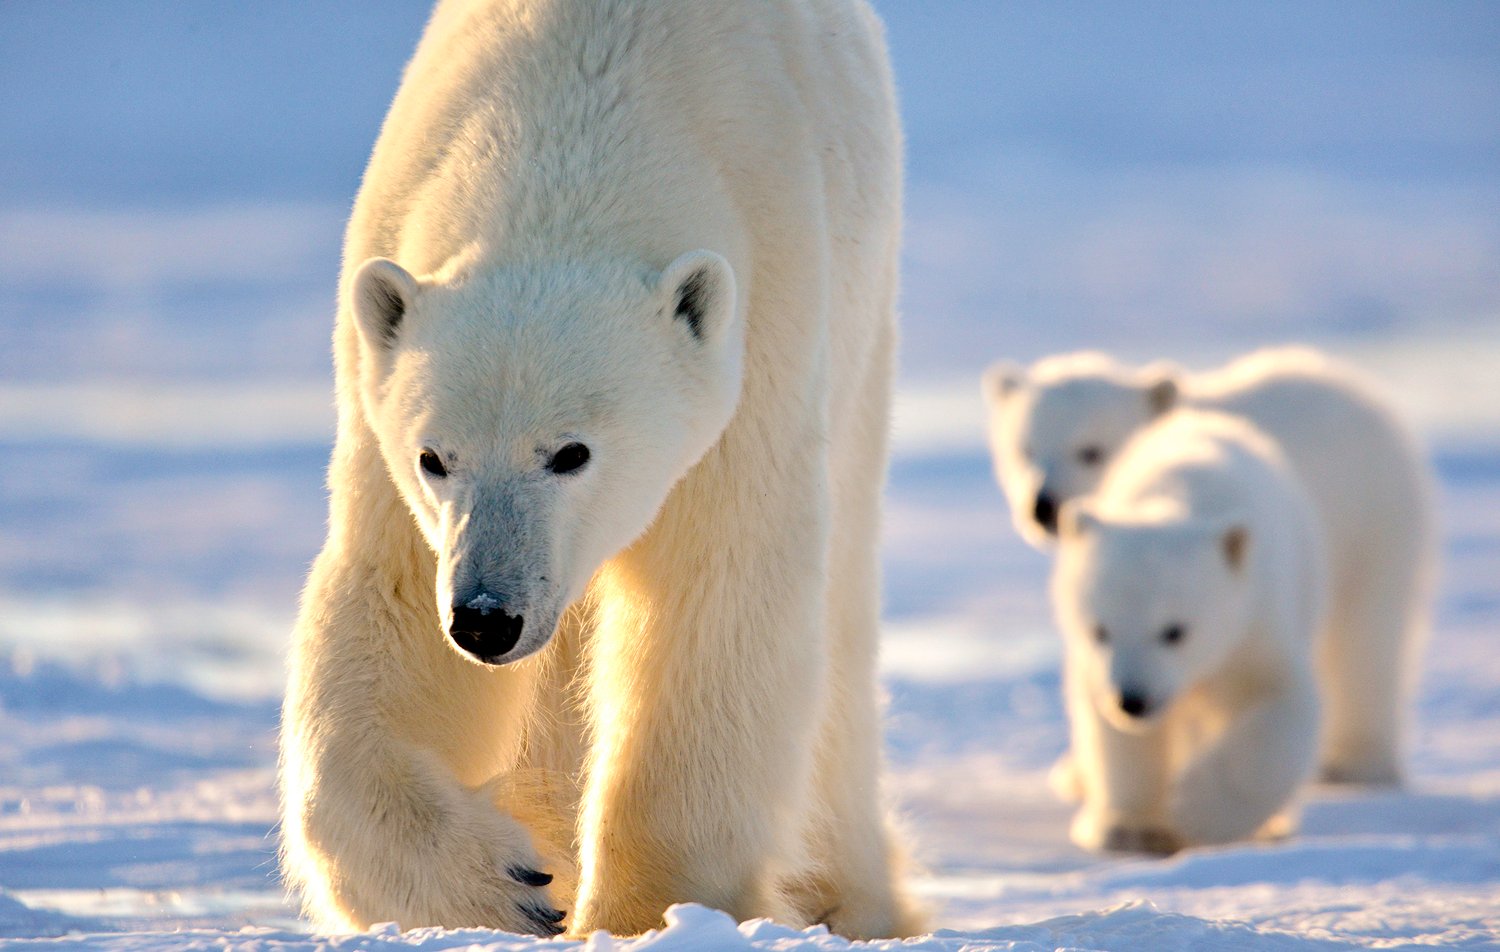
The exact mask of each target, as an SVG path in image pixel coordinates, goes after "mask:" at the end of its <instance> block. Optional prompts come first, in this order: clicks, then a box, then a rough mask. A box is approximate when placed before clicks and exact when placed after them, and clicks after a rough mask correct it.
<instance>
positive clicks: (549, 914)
mask: <svg viewBox="0 0 1500 952" xmlns="http://www.w3.org/2000/svg"><path fill="white" fill-rule="evenodd" d="M524 912H525V913H526V915H527V917H528V918H530V919H531V921H532V922H534V923H535V924H536V927H537V932H538V933H539V934H540V935H561V934H562V931H563V927H562V921H563V919H564V918H565V917H566V916H567V915H568V914H567V913H566V912H563V911H562V910H561V909H544V908H541V907H538V906H532V907H530V908H527V909H525V910H524Z"/></svg>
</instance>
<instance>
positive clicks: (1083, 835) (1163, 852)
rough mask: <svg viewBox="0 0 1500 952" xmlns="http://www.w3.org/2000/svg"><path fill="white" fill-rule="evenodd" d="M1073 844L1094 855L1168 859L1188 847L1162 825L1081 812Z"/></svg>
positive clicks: (1074, 827)
mask: <svg viewBox="0 0 1500 952" xmlns="http://www.w3.org/2000/svg"><path fill="white" fill-rule="evenodd" d="M1071 835H1072V839H1073V842H1074V843H1075V844H1077V845H1078V846H1080V847H1082V848H1083V849H1086V850H1091V851H1093V852H1095V853H1149V854H1151V855H1153V856H1169V855H1171V854H1172V853H1175V852H1177V851H1178V850H1180V849H1182V848H1183V846H1184V845H1185V844H1184V843H1183V841H1182V838H1181V837H1180V836H1178V834H1177V833H1175V832H1173V831H1172V830H1170V829H1168V828H1167V827H1166V826H1163V825H1162V824H1159V823H1153V822H1150V821H1146V820H1127V819H1124V818H1122V817H1118V816H1115V817H1106V816H1102V815H1100V814H1098V813H1095V812H1094V811H1091V810H1080V811H1078V814H1077V815H1076V816H1075V817H1074V818H1073V828H1072V830H1071Z"/></svg>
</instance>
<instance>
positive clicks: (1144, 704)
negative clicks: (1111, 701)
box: [1120, 691, 1151, 717]
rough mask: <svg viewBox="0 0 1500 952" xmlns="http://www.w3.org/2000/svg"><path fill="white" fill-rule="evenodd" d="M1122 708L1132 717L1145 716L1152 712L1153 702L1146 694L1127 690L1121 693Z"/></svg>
mask: <svg viewBox="0 0 1500 952" xmlns="http://www.w3.org/2000/svg"><path fill="white" fill-rule="evenodd" d="M1120 710H1122V711H1124V712H1125V713H1126V714H1129V715H1130V716H1131V717H1145V716H1146V715H1147V714H1149V713H1150V712H1151V704H1150V702H1149V701H1147V700H1146V696H1145V695H1144V694H1136V693H1135V692H1134V691H1126V692H1125V693H1124V694H1121V695H1120Z"/></svg>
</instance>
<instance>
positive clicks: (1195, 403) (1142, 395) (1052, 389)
mask: <svg viewBox="0 0 1500 952" xmlns="http://www.w3.org/2000/svg"><path fill="white" fill-rule="evenodd" d="M984 390H985V394H986V396H987V398H988V400H989V404H990V439H991V445H992V447H993V449H994V453H995V468H996V473H997V475H998V478H999V480H1000V484H1001V486H1002V487H1003V488H1004V490H1005V492H1006V495H1007V497H1008V498H1009V500H1010V503H1011V509H1012V514H1013V516H1014V521H1015V524H1016V527H1017V529H1018V530H1019V531H1020V532H1021V534H1022V535H1023V536H1025V537H1026V538H1027V539H1028V540H1029V541H1031V542H1032V543H1033V544H1034V545H1037V546H1038V547H1045V546H1047V545H1048V544H1049V542H1050V536H1049V535H1048V533H1047V532H1045V531H1044V530H1043V529H1042V527H1041V526H1039V525H1038V523H1037V521H1036V520H1035V518H1034V511H1035V507H1036V500H1037V497H1038V494H1039V493H1041V492H1045V493H1047V494H1048V495H1049V496H1050V497H1052V498H1053V499H1054V500H1055V502H1057V503H1058V504H1059V505H1060V504H1061V503H1062V502H1065V501H1066V500H1068V499H1072V498H1076V497H1080V496H1086V495H1088V494H1089V493H1091V492H1092V491H1093V490H1094V488H1095V487H1096V485H1097V484H1098V482H1099V479H1100V478H1101V477H1102V475H1103V474H1104V472H1105V471H1106V470H1107V469H1108V468H1109V465H1110V462H1111V459H1112V458H1113V457H1114V456H1115V455H1116V454H1118V452H1119V451H1120V448H1121V447H1122V446H1123V445H1124V444H1125V443H1126V441H1127V440H1128V439H1129V438H1130V437H1131V436H1132V435H1133V434H1134V433H1135V432H1136V431H1137V430H1139V429H1140V428H1141V427H1143V426H1146V425H1147V424H1149V423H1150V422H1151V421H1152V420H1153V419H1155V418H1156V417H1157V416H1158V415H1160V414H1161V413H1164V412H1168V411H1170V410H1171V409H1172V408H1174V407H1196V408H1202V409H1211V410H1220V411H1223V412H1226V413H1232V414H1237V415H1240V416H1243V417H1244V418H1245V419H1247V420H1249V421H1251V422H1252V423H1254V424H1255V425H1256V426H1257V427H1258V428H1259V429H1261V430H1262V431H1263V432H1265V433H1266V434H1267V435H1269V436H1270V437H1271V438H1272V439H1273V440H1274V441H1275V442H1276V444H1277V445H1278V447H1279V448H1280V450H1281V452H1282V453H1283V454H1284V455H1285V457H1286V459H1287V461H1288V463H1289V464H1290V465H1291V467H1292V469H1293V470H1294V471H1295V472H1296V474H1297V476H1298V477H1299V478H1300V479H1301V480H1302V482H1303V484H1304V486H1305V487H1306V490H1307V492H1308V495H1309V496H1310V497H1311V498H1312V501H1313V504H1314V508H1315V509H1316V511H1317V513H1318V517H1319V521H1320V523H1321V525H1322V529H1323V533H1324V536H1325V538H1326V540H1327V546H1328V552H1329V560H1330V562H1329V568H1330V576H1329V608H1328V612H1327V620H1326V623H1325V626H1324V630H1323V632H1322V634H1321V636H1320V638H1319V640H1318V672H1319V682H1320V685H1321V690H1322V695H1323V703H1324V712H1325V718H1324V736H1323V739H1322V742H1321V745H1320V749H1321V753H1320V762H1321V772H1322V776H1323V778H1324V779H1326V780H1331V781H1342V782H1361V783H1382V784H1387V783H1398V782H1400V779H1401V772H1402V759H1403V758H1402V746H1403V728H1404V724H1403V721H1404V718H1405V711H1406V709H1407V707H1408V702H1409V700H1410V697H1411V694H1412V692H1413V689H1414V687H1415V684H1416V681H1417V677H1418V674H1419V672H1420V667H1421V661H1420V654H1421V648H1422V646H1423V644H1424V643H1425V641H1426V632H1427V616H1428V611H1429V601H1430V589H1431V576H1432V563H1433V558H1432V551H1433V542H1434V538H1435V525H1434V523H1435V516H1434V512H1433V505H1432V499H1431V496H1432V493H1431V489H1430V479H1429V476H1428V472H1427V468H1426V465H1425V464H1424V462H1423V460H1422V456H1421V453H1420V452H1419V450H1418V449H1417V446H1416V443H1415V441H1414V440H1413V439H1412V437H1411V436H1410V434H1409V433H1408V432H1407V430H1406V428H1405V427H1404V426H1403V425H1402V424H1401V423H1400V421H1399V420H1398V419H1397V417H1396V414H1395V413H1394V412H1393V410H1392V409H1391V407H1390V406H1389V404H1388V402H1387V401H1386V400H1385V399H1384V398H1382V397H1381V396H1380V395H1379V393H1378V391H1377V389H1376V388H1375V387H1374V386H1373V385H1371V384H1370V383H1369V382H1367V381H1365V380H1364V379H1362V378H1361V377H1360V376H1359V375H1358V374H1356V373H1355V372H1354V371H1352V370H1351V369H1350V368H1348V367H1346V366H1344V365H1341V364H1339V363H1338V362H1336V361H1333V360H1330V359H1329V358H1327V357H1325V356H1323V355H1321V354H1318V353H1316V352H1314V351H1310V350H1307V349H1305V348H1278V349H1269V350H1262V351H1257V352H1255V353H1252V354H1250V355H1248V356H1246V357H1244V358H1241V359H1239V360H1236V361H1234V362H1233V363H1231V364H1229V365H1227V366H1226V367H1224V368H1222V369H1219V370H1215V371H1212V372H1208V373H1201V374H1185V373H1183V372H1181V371H1179V370H1177V369H1176V368H1174V367H1171V366H1169V365H1162V364H1159V365H1153V366H1147V367H1142V368H1129V367H1123V366H1121V365H1119V364H1117V363H1115V362H1114V361H1113V360H1111V359H1109V358H1108V357H1106V356H1104V355H1102V354H1095V353H1080V354H1068V355H1062V356H1057V357H1050V358H1047V359H1045V360H1042V361H1040V362H1038V363H1037V364H1036V365H1034V366H1033V367H1031V368H1030V369H1029V370H1027V369H1022V368H1019V367H1015V366H1011V365H1005V364H997V365H996V366H995V367H993V368H991V370H990V372H989V373H988V374H987V375H986V378H985V384H984ZM1088 448H1094V449H1096V450H1098V451H1099V460H1098V461H1097V462H1096V463H1094V464H1093V465H1086V464H1085V463H1084V462H1083V461H1082V460H1081V458H1080V457H1081V456H1083V455H1085V453H1086V451H1087V449H1088ZM1062 766H1063V769H1062V770H1060V771H1059V773H1058V774H1057V775H1056V776H1057V778H1058V779H1060V780H1061V784H1060V786H1062V787H1063V788H1064V789H1066V788H1067V787H1068V786H1069V783H1068V771H1067V769H1066V765H1065V764H1064V765H1062Z"/></svg>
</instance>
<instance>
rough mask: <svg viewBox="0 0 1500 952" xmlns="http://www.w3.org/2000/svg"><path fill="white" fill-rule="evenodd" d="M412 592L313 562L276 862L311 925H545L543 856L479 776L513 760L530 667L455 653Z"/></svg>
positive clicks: (285, 745) (288, 719)
mask: <svg viewBox="0 0 1500 952" xmlns="http://www.w3.org/2000/svg"><path fill="white" fill-rule="evenodd" d="M398 525H399V524H398ZM412 563H413V564H419V561H418V560H417V559H415V558H414V559H413V560H412ZM414 571H415V570H414ZM420 593H421V588H420V586H419V585H417V584H415V582H414V581H413V579H411V578H410V577H408V578H405V579H403V584H399V585H398V584H396V583H395V582H394V581H393V580H391V579H390V578H388V577H386V576H385V574H384V573H383V572H382V566H379V565H371V564H366V565H360V564H358V563H357V562H353V560H350V563H345V561H344V560H342V559H340V558H337V557H331V556H329V555H328V553H326V552H325V556H324V557H323V558H321V559H320V560H319V567H318V568H317V569H315V571H314V575H313V578H312V580H311V582H310V584H309V587H308V593H307V597H306V599H305V602H304V609H303V617H302V619H301V621H300V623H299V626H298V631H297V637H296V641H295V644H294V648H293V656H292V661H293V665H292V666H293V674H292V680H291V686H290V688H289V691H288V696H287V704H286V710H285V713H284V717H283V733H282V764H281V786H282V801H283V802H282V807H283V821H282V853H283V869H284V872H285V875H286V877H287V880H288V881H289V884H291V885H293V886H295V887H298V888H299V889H300V891H301V893H302V898H303V905H304V909H305V910H306V912H307V913H308V914H309V915H310V916H312V917H313V918H314V919H315V920H317V921H318V923H319V924H320V925H321V926H323V927H325V928H339V929H350V928H352V929H364V928H368V927H369V926H370V925H371V924H372V923H376V922H385V921H392V920H394V921H396V922H399V923H400V924H401V925H402V926H404V927H407V928H414V927H417V926H428V925H433V926H446V927H449V928H457V927H463V926H489V927H498V928H502V929H507V930H510V931H514V932H529V933H534V934H540V935H551V934H555V933H556V932H558V931H560V927H559V926H558V920H559V919H560V918H561V915H560V914H559V913H558V912H557V911H556V910H554V908H553V905H552V902H551V901H550V899H549V897H548V893H547V889H546V880H547V879H548V878H549V876H548V875H547V874H546V872H545V869H546V866H545V864H544V863H543V861H542V860H541V858H540V857H539V856H538V855H537V852H536V850H535V849H534V848H533V845H532V840H531V836H530V834H529V833H528V831H527V830H526V829H525V828H524V827H523V826H522V825H521V824H520V823H518V822H517V821H516V820H515V819H513V818H512V817H511V816H510V815H509V813H508V812H505V809H504V806H503V804H498V805H497V803H496V800H497V798H503V793H502V791H503V789H504V788H503V784H502V783H501V782H499V781H496V780H494V779H492V778H496V777H497V775H502V774H503V771H505V770H508V769H510V767H511V766H513V762H514V758H515V748H516V746H517V744H518V743H519V735H520V725H521V721H522V718H523V717H524V712H525V707H526V705H527V704H528V703H529V697H530V693H531V685H530V679H531V675H530V672H529V671H528V670H526V669H523V668H519V667H517V668H503V669H486V668H482V667H480V666H479V665H476V664H473V663H471V662H469V661H466V660H465V659H463V658H461V657H459V655H458V653H457V652H456V651H455V650H453V649H452V648H450V647H449V646H448V645H447V644H445V641H444V638H443V634H442V632H441V630H439V628H438V626H437V624H436V619H435V617H431V616H432V609H431V607H430V606H429V605H428V603H427V600H426V599H424V598H420V597H418V595H419V594H420ZM497 807H498V808H497Z"/></svg>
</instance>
